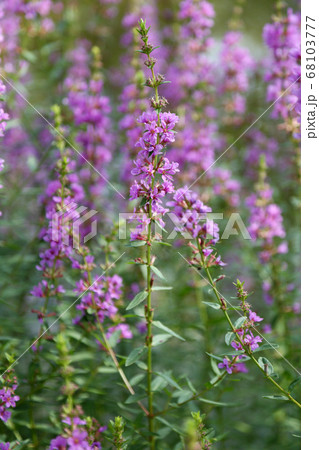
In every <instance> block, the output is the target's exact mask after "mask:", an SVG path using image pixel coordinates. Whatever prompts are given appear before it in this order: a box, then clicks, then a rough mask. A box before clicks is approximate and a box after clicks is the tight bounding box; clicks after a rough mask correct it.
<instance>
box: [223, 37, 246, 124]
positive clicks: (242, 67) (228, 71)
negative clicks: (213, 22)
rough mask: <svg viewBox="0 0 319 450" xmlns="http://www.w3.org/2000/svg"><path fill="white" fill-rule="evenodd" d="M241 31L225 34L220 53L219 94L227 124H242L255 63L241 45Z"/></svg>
mask: <svg viewBox="0 0 319 450" xmlns="http://www.w3.org/2000/svg"><path fill="white" fill-rule="evenodd" d="M241 37H242V36H241V33H239V32H237V31H229V32H228V33H226V34H225V36H224V38H223V42H222V49H221V54H220V63H221V76H220V80H219V82H218V94H219V95H220V98H221V99H223V109H224V110H225V112H226V117H225V119H224V122H225V124H226V125H240V124H241V123H242V121H243V114H244V113H245V110H246V98H245V95H244V94H245V93H246V92H247V90H248V87H249V75H250V73H251V72H252V71H253V69H254V67H255V63H254V61H253V59H252V57H251V55H250V53H249V51H248V50H247V49H246V48H245V47H241V46H240V45H239V41H240V39H241Z"/></svg>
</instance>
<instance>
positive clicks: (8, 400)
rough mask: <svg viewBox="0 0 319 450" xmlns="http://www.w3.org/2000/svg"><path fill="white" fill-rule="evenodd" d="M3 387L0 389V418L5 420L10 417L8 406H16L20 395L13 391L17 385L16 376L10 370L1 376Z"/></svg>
mask: <svg viewBox="0 0 319 450" xmlns="http://www.w3.org/2000/svg"><path fill="white" fill-rule="evenodd" d="M2 380H3V387H2V388H1V389H0V419H1V420H3V422H7V421H8V420H9V419H10V417H11V410H10V408H15V407H16V402H17V401H19V400H20V397H19V396H18V395H16V393H15V391H16V389H17V387H18V383H17V377H16V376H15V375H13V371H12V370H8V371H7V373H6V374H5V375H4V376H3V378H2Z"/></svg>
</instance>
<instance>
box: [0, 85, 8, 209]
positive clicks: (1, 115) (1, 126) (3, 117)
mask: <svg viewBox="0 0 319 450" xmlns="http://www.w3.org/2000/svg"><path fill="white" fill-rule="evenodd" d="M5 92H6V87H5V85H4V84H3V82H2V80H0V97H2V96H3V95H4V93H5ZM7 120H9V115H8V114H7V113H6V112H5V111H4V109H3V102H0V137H3V136H4V130H5V128H6V123H7ZM3 169H4V159H2V158H0V172H2V171H3ZM0 189H2V185H1V184H0ZM1 215H2V212H1V211H0V216H1Z"/></svg>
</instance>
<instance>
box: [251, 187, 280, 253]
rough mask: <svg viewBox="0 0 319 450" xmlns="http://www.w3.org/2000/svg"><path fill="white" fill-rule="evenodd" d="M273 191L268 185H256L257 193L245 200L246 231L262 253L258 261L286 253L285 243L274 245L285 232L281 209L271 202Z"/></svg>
mask: <svg viewBox="0 0 319 450" xmlns="http://www.w3.org/2000/svg"><path fill="white" fill-rule="evenodd" d="M272 194H273V191H272V189H271V188H270V187H269V185H267V184H264V185H258V188H257V192H256V193H254V194H251V195H250V196H249V197H248V198H247V200H246V203H247V206H248V207H249V210H250V219H249V227H248V231H249V233H250V235H251V237H252V239H253V240H255V241H256V240H258V242H259V244H260V246H261V248H262V251H261V252H260V254H259V256H260V260H261V261H262V262H267V261H269V260H270V258H271V257H272V256H273V255H275V254H277V253H287V251H288V249H287V243H286V242H285V241H284V242H281V243H280V244H279V245H276V244H275V238H281V239H283V238H284V237H285V236H286V232H285V230H284V227H283V218H282V214H281V209H280V207H279V206H278V205H276V204H275V203H273V202H272Z"/></svg>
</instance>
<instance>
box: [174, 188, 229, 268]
mask: <svg viewBox="0 0 319 450" xmlns="http://www.w3.org/2000/svg"><path fill="white" fill-rule="evenodd" d="M168 205H169V206H172V207H174V213H175V215H176V217H177V218H178V225H177V227H176V230H177V231H179V232H181V233H182V234H184V233H185V231H186V232H187V233H188V236H190V237H191V239H195V240H196V241H197V242H198V244H199V246H200V251H199V250H198V248H197V247H196V246H194V245H193V244H191V243H190V244H189V245H190V246H191V248H192V250H193V259H192V261H191V264H193V265H201V264H202V262H203V261H202V260H201V257H202V258H204V264H205V266H206V267H212V266H224V265H225V263H223V262H222V260H221V256H220V255H217V254H216V253H215V252H214V246H215V245H216V243H217V242H218V241H219V228H218V225H217V224H216V223H215V222H214V221H212V220H209V219H207V213H210V212H211V211H212V210H211V208H210V207H208V206H206V205H204V204H203V202H202V201H201V200H200V199H199V198H198V195H197V194H196V193H195V192H192V191H190V190H189V189H188V188H187V187H184V188H182V189H178V190H177V191H176V193H175V195H174V199H173V201H172V202H170V203H168ZM198 258H199V259H198Z"/></svg>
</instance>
